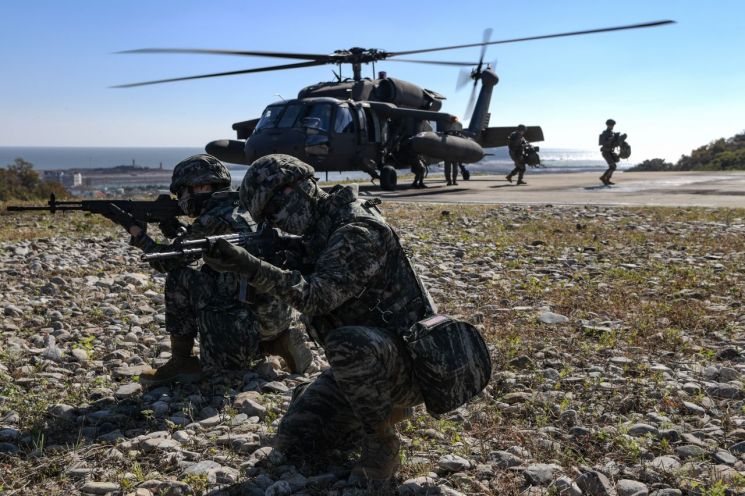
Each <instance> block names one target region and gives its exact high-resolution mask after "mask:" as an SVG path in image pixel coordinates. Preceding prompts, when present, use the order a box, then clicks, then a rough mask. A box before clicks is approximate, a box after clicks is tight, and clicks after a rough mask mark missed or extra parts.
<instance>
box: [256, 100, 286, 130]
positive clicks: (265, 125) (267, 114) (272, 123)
mask: <svg viewBox="0 0 745 496" xmlns="http://www.w3.org/2000/svg"><path fill="white" fill-rule="evenodd" d="M284 108H285V107H284V105H270V106H268V107H267V108H266V109H264V113H262V114H261V119H259V122H258V123H257V124H256V131H258V130H260V129H269V128H273V127H277V121H278V120H279V116H280V115H281V114H282V111H283V110H284Z"/></svg>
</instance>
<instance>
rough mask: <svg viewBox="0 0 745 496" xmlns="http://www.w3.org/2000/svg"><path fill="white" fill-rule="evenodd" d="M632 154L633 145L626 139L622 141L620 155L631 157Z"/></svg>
mask: <svg viewBox="0 0 745 496" xmlns="http://www.w3.org/2000/svg"><path fill="white" fill-rule="evenodd" d="M630 156H631V145H629V144H628V143H626V141H622V142H621V145H620V148H619V150H618V157H619V158H629V157H630Z"/></svg>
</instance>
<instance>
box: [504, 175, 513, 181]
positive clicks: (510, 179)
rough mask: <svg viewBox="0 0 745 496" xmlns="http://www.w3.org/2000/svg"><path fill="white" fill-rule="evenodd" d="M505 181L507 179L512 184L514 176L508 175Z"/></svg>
mask: <svg viewBox="0 0 745 496" xmlns="http://www.w3.org/2000/svg"><path fill="white" fill-rule="evenodd" d="M504 178H505V179H507V180H508V181H509V182H512V174H507V175H506V176H504Z"/></svg>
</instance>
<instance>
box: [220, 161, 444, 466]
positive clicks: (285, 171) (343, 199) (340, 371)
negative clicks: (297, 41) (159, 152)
mask: <svg viewBox="0 0 745 496" xmlns="http://www.w3.org/2000/svg"><path fill="white" fill-rule="evenodd" d="M313 173H314V171H313V169H312V168H311V167H310V166H307V165H306V164H304V163H302V162H301V161H299V160H297V159H295V158H294V157H290V156H287V155H271V156H267V157H263V158H261V159H259V160H257V161H256V162H254V164H253V165H252V166H251V167H250V168H249V170H248V171H247V172H246V176H245V177H244V179H243V184H242V186H241V203H242V204H243V206H245V207H246V209H247V210H248V211H249V212H250V213H251V215H252V216H253V217H254V218H255V219H256V220H257V221H259V222H261V221H262V219H263V218H264V216H266V217H267V219H268V220H269V221H270V222H272V223H273V224H274V225H276V226H277V227H279V228H280V229H282V230H284V231H287V232H290V233H293V234H302V235H303V244H304V248H305V250H304V251H305V253H304V257H305V260H304V264H303V266H302V268H300V269H297V268H296V269H295V270H283V269H280V268H278V267H275V266H272V265H270V264H268V263H266V262H260V261H258V260H256V259H253V258H252V257H251V256H250V255H248V254H247V253H245V252H241V251H240V250H237V249H235V248H234V247H230V246H229V245H228V246H225V245H224V244H218V245H217V248H219V250H220V253H221V254H222V255H219V254H215V256H212V255H208V256H207V257H206V260H207V261H208V263H210V264H214V265H215V267H217V268H220V269H222V270H239V271H240V272H241V273H242V274H245V276H246V277H247V279H248V281H249V284H251V285H252V286H253V287H254V288H256V289H257V290H258V291H261V292H266V293H268V294H271V295H274V296H277V297H278V298H280V299H282V300H283V301H286V302H287V303H289V304H290V305H291V306H293V307H294V308H295V309H297V310H299V311H300V312H301V314H302V316H303V319H304V320H305V323H306V328H307V329H308V330H309V332H310V334H311V335H312V336H313V338H314V339H315V340H316V341H317V342H318V343H319V344H320V345H321V346H322V347H323V348H324V350H325V352H326V357H327V358H328V361H329V364H330V366H331V367H330V369H328V370H326V371H324V372H323V373H322V374H321V375H320V377H318V378H317V379H316V380H315V381H314V382H313V383H311V384H310V385H308V386H306V387H305V388H303V389H298V390H296V391H295V395H294V397H293V399H292V402H291V404H290V406H289V409H288V411H287V413H286V415H285V416H284V418H283V419H282V421H281V423H280V425H279V429H278V434H277V445H278V447H279V448H280V449H282V450H284V451H288V452H290V453H296V452H300V453H303V452H304V453H308V454H312V455H317V454H318V453H319V450H329V449H334V448H346V447H349V446H350V445H351V444H352V443H359V442H360V434H362V435H363V436H362V441H363V458H364V455H365V449H364V446H365V445H367V446H368V447H369V446H370V445H371V444H369V440H371V439H373V440H374V439H378V440H380V439H383V441H384V442H385V443H387V444H386V446H387V447H388V448H389V451H388V452H387V455H386V456H388V457H389V458H388V459H389V460H390V459H391V456H390V455H395V458H396V459H397V458H398V455H397V453H398V441H397V440H396V441H395V442H392V441H391V436H394V437H395V432H392V429H391V425H392V424H393V423H395V421H396V412H401V411H403V410H404V409H405V408H407V407H411V406H413V405H416V404H419V403H421V401H422V397H421V392H420V391H419V388H418V386H417V385H416V383H415V381H414V378H413V371H412V364H411V359H410V357H409V355H408V353H407V351H406V349H405V345H404V343H403V341H402V340H401V338H400V333H401V332H403V331H404V330H407V329H408V328H409V327H410V326H412V325H413V324H414V323H415V322H417V321H419V320H421V319H422V318H424V317H425V316H427V315H429V314H431V313H433V312H435V311H436V308H435V306H434V304H433V303H432V301H431V299H430V297H429V294H428V292H427V291H426V289H424V287H423V285H422V284H421V281H419V279H418V276H417V275H416V273H415V272H414V270H413V269H412V268H411V266H410V264H409V262H408V259H407V258H406V254H405V253H404V252H403V249H402V248H401V246H400V244H399V242H398V238H397V237H396V235H395V233H394V232H393V231H392V229H391V228H390V227H389V226H388V225H387V224H386V222H385V220H384V219H383V218H382V217H381V216H380V215H379V214H378V213H377V209H375V208H374V206H373V205H371V204H368V203H367V202H363V201H361V200H358V199H357V197H356V196H355V194H354V192H353V189H352V188H350V187H342V186H337V187H336V188H334V189H333V190H332V191H331V192H330V194H326V193H324V192H322V191H321V190H320V189H319V188H318V187H317V186H316V184H315V182H314V181H313V180H312V177H313ZM278 200H279V201H278ZM270 212H271V213H270ZM223 249H226V250H228V251H227V252H223V251H222V250H223ZM306 267H308V269H307V270H306V269H305V268H306ZM398 420H400V418H399V419H398ZM381 425H382V426H383V427H385V429H387V430H385V429H381ZM376 430H377V434H376ZM383 430H385V432H386V433H387V434H386V436H387V437H385V436H384V437H382V438H381V437H380V436H381V434H380V433H381V432H382V431H383ZM376 436H377V437H376ZM365 443H368V444H365ZM309 450H310V451H309ZM390 450H394V451H393V452H392V453H391V451H390ZM368 453H378V452H376V451H374V450H373V451H368ZM389 468H390V467H389Z"/></svg>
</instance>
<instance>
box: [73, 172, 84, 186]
mask: <svg viewBox="0 0 745 496" xmlns="http://www.w3.org/2000/svg"><path fill="white" fill-rule="evenodd" d="M82 185H83V175H82V174H81V173H80V172H76V173H75V174H73V175H72V187H73V188H77V187H78V186H82Z"/></svg>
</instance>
